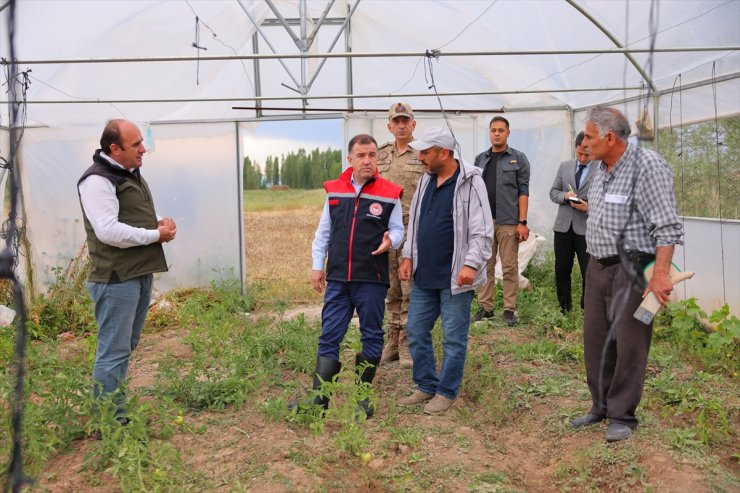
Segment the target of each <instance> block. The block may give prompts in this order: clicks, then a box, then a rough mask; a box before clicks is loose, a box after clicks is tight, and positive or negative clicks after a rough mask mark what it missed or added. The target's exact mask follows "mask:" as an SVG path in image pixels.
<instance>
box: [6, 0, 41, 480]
mask: <svg viewBox="0 0 740 493" xmlns="http://www.w3.org/2000/svg"><path fill="white" fill-rule="evenodd" d="M15 3H16V2H15V0H9V6H10V11H9V14H8V18H7V19H8V29H7V32H8V46H9V51H10V65H9V67H8V78H7V82H8V104H9V106H10V108H9V110H10V121H9V125H8V128H9V129H10V139H9V141H10V150H9V153H8V158H7V169H8V177H9V183H10V211H9V214H8V221H7V234H6V237H5V249H4V250H3V251H2V252H0V278H4V279H8V280H9V281H10V283H11V286H12V290H13V305H14V308H15V310H16V319H15V330H16V338H15V358H16V371H15V391H14V393H13V397H12V403H11V408H12V411H11V430H10V432H11V435H12V442H13V450H12V452H11V459H10V464H9V466H8V480H7V482H6V484H5V487H4V491H12V492H13V493H19V492H20V491H21V489H23V486H24V485H32V484H33V483H34V482H35V480H34V479H33V478H31V477H29V476H26V474H25V473H24V472H23V408H24V402H25V401H24V391H25V389H24V384H25V372H26V340H27V338H28V331H27V330H26V304H25V299H24V296H23V289H22V286H21V283H20V280H19V279H18V277H17V276H16V274H15V268H14V265H15V259H16V258H17V253H16V250H15V248H14V245H15V243H16V241H17V239H18V228H17V227H16V221H17V213H16V211H17V209H18V195H19V185H18V184H19V182H18V177H17V173H18V170H17V168H16V166H15V164H16V155H17V152H18V149H19V146H20V140H21V138H22V136H23V129H24V127H25V118H26V109H25V106H26V89H27V88H28V78H27V76H24V75H22V74H21V75H20V76H19V74H18V64H17V63H16V56H15V41H14V40H15V26H16V24H15ZM21 81H22V82H21Z"/></svg>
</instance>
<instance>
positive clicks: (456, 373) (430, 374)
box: [406, 286, 473, 399]
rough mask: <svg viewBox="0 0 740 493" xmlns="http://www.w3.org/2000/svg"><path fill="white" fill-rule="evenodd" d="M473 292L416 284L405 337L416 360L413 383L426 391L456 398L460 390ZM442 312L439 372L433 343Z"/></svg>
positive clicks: (412, 294) (410, 302) (410, 303)
mask: <svg viewBox="0 0 740 493" xmlns="http://www.w3.org/2000/svg"><path fill="white" fill-rule="evenodd" d="M472 301H473V291H472V290H471V291H466V292H464V293H459V294H456V295H454V296H453V295H452V293H451V291H450V290H449V289H423V288H420V287H418V286H414V289H413V290H412V291H411V300H410V301H409V318H408V322H407V323H406V336H407V337H408V339H409V349H410V350H411V359H413V361H414V369H413V376H414V383H415V384H416V387H417V388H418V389H419V390H420V391H422V392H426V393H427V394H438V395H441V396H443V397H447V398H448V399H455V398H456V397H457V393H458V392H459V390H460V382H462V377H463V370H464V369H465V356H466V354H467V350H468V331H469V330H470V303H471V302H472ZM440 315H442V334H443V339H442V348H443V352H444V360H443V361H442V368H441V370H440V372H439V375H437V364H436V362H435V360H434V347H433V346H432V329H433V328H434V322H436V320H437V317H439V316H440Z"/></svg>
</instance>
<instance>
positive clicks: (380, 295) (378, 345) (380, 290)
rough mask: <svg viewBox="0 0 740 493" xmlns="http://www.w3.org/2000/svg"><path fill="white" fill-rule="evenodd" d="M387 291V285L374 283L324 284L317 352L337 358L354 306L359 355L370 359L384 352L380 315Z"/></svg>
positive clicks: (383, 308) (333, 282) (327, 356)
mask: <svg viewBox="0 0 740 493" xmlns="http://www.w3.org/2000/svg"><path fill="white" fill-rule="evenodd" d="M387 292H388V286H386V285H385V284H379V283H377V282H338V281H329V282H328V283H326V293H325V295H324V308H323V309H322V310H321V335H320V336H319V352H318V355H319V356H322V357H324V358H329V359H333V360H334V361H339V344H340V343H341V342H342V339H344V335H345V334H346V333H347V329H348V328H349V322H350V320H352V315H353V314H354V311H355V309H357V316H358V318H359V319H360V337H361V340H362V354H363V355H364V356H365V357H366V358H369V359H374V358H380V355H381V353H382V352H383V314H384V313H385V295H386V293H387Z"/></svg>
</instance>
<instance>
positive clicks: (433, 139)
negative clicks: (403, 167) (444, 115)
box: [409, 127, 455, 151]
mask: <svg viewBox="0 0 740 493" xmlns="http://www.w3.org/2000/svg"><path fill="white" fill-rule="evenodd" d="M409 145H410V146H411V147H412V148H414V149H416V150H417V151H423V150H426V149H429V148H430V147H441V148H442V149H450V150H455V139H454V138H453V137H452V134H451V133H450V131H449V130H448V129H446V128H444V127H432V128H430V129H428V130H427V131H426V132H424V133H423V134H422V136H421V137H420V138H418V139H416V140H415V141H413V142H411V143H410V144H409Z"/></svg>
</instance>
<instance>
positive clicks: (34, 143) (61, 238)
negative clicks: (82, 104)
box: [21, 123, 243, 291]
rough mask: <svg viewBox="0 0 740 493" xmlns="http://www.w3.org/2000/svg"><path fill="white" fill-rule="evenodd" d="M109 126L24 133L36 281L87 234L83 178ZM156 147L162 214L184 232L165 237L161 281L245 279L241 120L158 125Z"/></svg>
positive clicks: (152, 162) (48, 276)
mask: <svg viewBox="0 0 740 493" xmlns="http://www.w3.org/2000/svg"><path fill="white" fill-rule="evenodd" d="M101 132H102V126H101V127H85V128H76V129H74V130H72V129H68V130H67V132H65V133H64V134H63V135H61V134H60V133H59V132H57V131H56V130H53V129H43V128H38V129H32V131H28V132H27V133H26V135H25V136H24V137H23V153H22V156H21V159H22V162H24V163H33V166H30V165H26V166H24V167H23V168H22V169H23V177H22V179H23V182H24V195H25V196H24V201H25V205H26V214H27V216H28V218H29V221H28V222H27V235H28V238H29V240H30V244H31V247H32V250H31V256H32V259H31V260H32V262H31V263H32V265H33V266H34V267H33V269H34V277H35V282H36V288H37V289H41V290H43V289H44V288H46V287H48V286H49V284H50V283H51V282H53V281H54V279H55V274H54V272H53V270H52V269H54V268H57V267H61V268H66V267H67V266H68V265H69V263H70V260H71V259H72V258H73V257H74V256H75V255H77V253H78V252H79V251H80V248H81V247H82V246H83V244H84V242H85V229H84V225H83V221H82V210H81V207H80V203H79V199H78V194H77V181H78V180H79V178H80V176H81V175H82V173H83V172H84V171H85V169H87V167H88V166H90V165H91V164H92V155H93V152H94V151H95V149H97V148H99V147H100V144H99V142H98V141H99V139H100V133H101ZM152 133H153V135H154V142H155V150H154V152H150V153H147V154H145V155H144V164H143V166H142V168H141V171H142V175H143V176H144V177H145V178H146V180H147V182H148V183H149V186H150V188H151V190H152V194H153V196H154V204H155V207H156V211H157V214H159V215H160V216H163V217H164V216H169V217H172V218H173V219H174V220H175V222H176V223H177V233H178V234H177V238H176V239H175V240H174V241H173V242H171V243H167V244H165V245H164V250H165V255H166V257H167V264H168V266H169V267H170V271H169V272H166V273H162V274H158V275H157V276H156V282H155V286H156V287H157V289H159V290H160V291H167V290H169V289H172V288H174V287H178V286H193V285H205V284H208V282H210V280H222V279H237V280H239V279H241V278H242V277H243V273H242V272H241V270H242V267H241V265H242V264H243V262H242V260H241V259H242V256H241V251H240V250H241V245H242V238H241V230H242V228H241V227H240V221H241V214H240V201H241V181H240V178H239V177H240V169H239V168H238V166H237V165H236V162H237V161H238V160H237V156H236V153H237V151H236V149H237V148H236V142H237V140H236V136H235V125H234V124H233V123H232V124H227V123H220V124H201V125H156V126H153V127H152Z"/></svg>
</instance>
